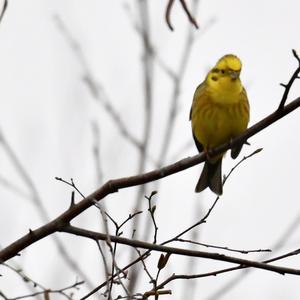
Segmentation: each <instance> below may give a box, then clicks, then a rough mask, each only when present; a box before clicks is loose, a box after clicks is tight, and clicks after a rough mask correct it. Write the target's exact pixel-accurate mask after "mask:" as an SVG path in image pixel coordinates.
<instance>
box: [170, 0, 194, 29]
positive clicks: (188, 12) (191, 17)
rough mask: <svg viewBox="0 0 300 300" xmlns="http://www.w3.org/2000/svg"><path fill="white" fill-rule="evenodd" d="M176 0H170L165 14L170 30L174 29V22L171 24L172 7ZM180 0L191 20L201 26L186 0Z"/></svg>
mask: <svg viewBox="0 0 300 300" xmlns="http://www.w3.org/2000/svg"><path fill="white" fill-rule="evenodd" d="M174 1H175V0H169V2H168V4H167V7H166V14H165V17H166V22H167V25H168V27H169V28H170V30H172V31H173V30H174V28H173V26H172V24H171V20H170V19H171V17H170V15H171V10H172V7H173V4H174ZM179 1H180V4H181V6H182V8H183V10H184V12H185V13H186V15H187V17H188V19H189V21H190V22H191V23H192V24H193V25H194V26H195V27H196V28H197V29H198V28H199V26H198V24H197V21H196V20H195V18H194V17H193V16H192V14H191V12H190V11H189V9H188V7H187V4H186V2H185V0H179Z"/></svg>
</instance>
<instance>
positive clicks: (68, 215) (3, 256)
mask: <svg viewBox="0 0 300 300" xmlns="http://www.w3.org/2000/svg"><path fill="white" fill-rule="evenodd" d="M299 106H300V97H298V98H297V99H295V100H294V101H292V102H291V103H289V104H287V105H286V106H284V107H283V108H282V109H280V110H276V111H275V112H273V113H272V114H270V115H269V116H267V117H266V118H264V119H262V120H261V121H260V122H258V123H256V124H255V125H253V126H252V127H250V128H249V129H248V130H246V131H245V132H244V133H243V134H241V135H240V136H238V137H236V138H234V139H233V140H231V141H230V142H228V143H226V144H223V145H221V146H219V147H217V148H214V149H212V150H210V151H209V155H210V156H211V157H212V156H214V155H217V154H219V153H222V152H224V151H226V150H228V149H230V148H232V147H235V146H237V145H239V144H241V143H244V142H245V141H246V140H247V139H248V138H250V137H251V136H253V135H255V134H256V133H258V132H260V131H261V130H263V129H264V128H266V127H268V126H269V125H271V124H273V123H274V122H276V121H278V120H279V119H281V118H283V117H284V116H286V115H287V114H289V113H290V112H292V111H293V110H295V109H297V108H298V107H299ZM205 159H206V154H204V153H200V154H198V155H195V156H192V157H188V158H184V159H182V160H180V161H178V162H176V163H174V164H171V165H168V166H165V167H163V168H160V169H157V170H153V171H150V172H147V173H144V174H139V175H135V176H131V177H124V178H120V179H115V180H110V181H108V182H106V183H105V184H104V185H103V186H102V187H100V188H99V189H98V190H96V191H95V192H93V193H92V194H91V195H89V196H88V197H86V198H84V199H83V200H81V201H80V202H79V203H77V204H75V205H72V206H71V207H70V208H69V209H68V210H66V211H65V212H64V213H62V214H61V215H60V216H58V217H57V218H56V219H54V220H53V221H51V222H49V223H47V224H46V225H44V226H41V227H40V228H38V229H36V230H34V231H32V230H30V231H29V233H28V234H26V235H24V236H23V237H21V238H20V239H18V240H17V241H15V242H14V243H12V244H11V245H9V246H7V247H6V248H4V249H3V250H1V251H0V261H6V260H8V259H10V258H12V257H14V256H15V255H17V254H18V253H19V252H20V251H22V250H23V249H25V248H26V247H28V246H29V245H31V244H33V243H35V242H36V241H38V240H40V239H42V238H44V237H46V236H48V235H50V234H52V233H54V232H56V231H60V230H61V229H62V228H64V227H65V226H66V225H68V223H69V222H70V221H71V220H72V219H74V218H75V217H76V216H78V215H79V214H81V213H82V212H83V211H85V210H86V209H88V208H89V207H91V206H92V205H93V204H94V201H100V200H102V199H103V198H104V197H106V196H107V195H108V194H111V193H114V192H117V191H118V190H119V189H123V188H128V187H132V186H137V185H141V184H145V183H148V182H151V181H155V180H159V179H161V178H164V177H166V176H170V175H172V174H175V173H178V172H180V171H183V170H186V169H188V168H190V167H192V166H195V165H197V164H199V163H201V162H204V161H205Z"/></svg>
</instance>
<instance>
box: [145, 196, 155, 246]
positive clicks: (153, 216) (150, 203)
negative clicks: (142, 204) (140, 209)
mask: <svg viewBox="0 0 300 300" xmlns="http://www.w3.org/2000/svg"><path fill="white" fill-rule="evenodd" d="M156 194H157V191H153V192H152V193H151V195H150V196H149V197H148V196H145V198H146V199H147V200H148V212H149V213H150V216H151V220H152V223H153V226H154V236H153V244H156V241H157V231H158V227H157V224H156V220H155V215H154V214H155V210H156V205H152V198H153V196H154V195H156Z"/></svg>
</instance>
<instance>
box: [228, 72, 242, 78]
mask: <svg viewBox="0 0 300 300" xmlns="http://www.w3.org/2000/svg"><path fill="white" fill-rule="evenodd" d="M239 76H240V71H231V72H230V77H231V78H232V79H237V78H239Z"/></svg>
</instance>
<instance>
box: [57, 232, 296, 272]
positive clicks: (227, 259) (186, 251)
mask: <svg viewBox="0 0 300 300" xmlns="http://www.w3.org/2000/svg"><path fill="white" fill-rule="evenodd" d="M61 231H62V232H67V233H71V234H75V235H78V236H82V237H86V238H90V239H93V240H95V239H99V240H104V241H105V240H106V239H107V234H104V233H98V232H95V231H90V230H86V229H82V228H78V227H74V226H66V227H64V228H62V230H61ZM110 240H111V241H112V242H115V243H119V244H124V245H128V246H132V247H136V248H142V249H147V250H153V251H159V252H165V253H170V254H177V255H184V256H190V257H201V258H207V259H213V260H219V261H225V262H229V263H234V264H239V265H241V266H243V267H254V268H258V269H264V270H268V271H273V272H276V273H279V274H282V275H284V274H294V275H300V269H293V268H286V267H279V266H274V265H269V264H266V263H261V262H257V261H251V260H248V259H242V258H238V257H233V256H228V255H225V254H219V253H212V252H205V251H197V250H189V249H183V248H175V247H169V246H163V245H157V244H152V243H147V242H143V241H138V240H133V239H128V238H123V237H120V236H110ZM299 252H300V251H299V250H297V254H298V253H299Z"/></svg>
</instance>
